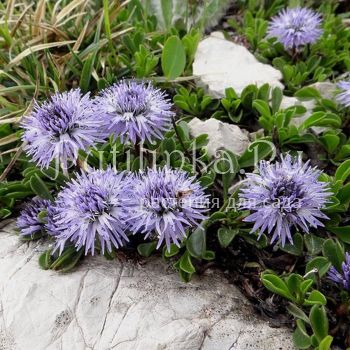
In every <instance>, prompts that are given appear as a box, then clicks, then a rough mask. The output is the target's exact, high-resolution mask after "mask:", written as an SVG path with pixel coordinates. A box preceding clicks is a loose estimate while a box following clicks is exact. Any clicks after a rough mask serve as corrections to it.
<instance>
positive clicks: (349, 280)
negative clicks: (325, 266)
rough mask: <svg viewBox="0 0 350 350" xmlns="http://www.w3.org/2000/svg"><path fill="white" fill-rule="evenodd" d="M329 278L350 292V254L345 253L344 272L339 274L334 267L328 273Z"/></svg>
mask: <svg viewBox="0 0 350 350" xmlns="http://www.w3.org/2000/svg"><path fill="white" fill-rule="evenodd" d="M328 278H329V279H330V280H331V281H333V282H335V283H336V284H339V285H341V286H342V287H343V288H345V289H347V290H348V291H350V254H349V253H345V261H344V262H343V263H342V271H341V272H338V271H337V270H336V268H335V267H334V266H332V267H331V268H330V270H329V271H328Z"/></svg>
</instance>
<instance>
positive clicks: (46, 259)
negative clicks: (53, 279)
mask: <svg viewBox="0 0 350 350" xmlns="http://www.w3.org/2000/svg"><path fill="white" fill-rule="evenodd" d="M51 252H52V250H51V249H48V250H46V251H45V252H44V253H42V254H40V256H39V265H40V267H41V268H42V269H44V270H48V269H49V268H50V266H51V264H52V258H51Z"/></svg>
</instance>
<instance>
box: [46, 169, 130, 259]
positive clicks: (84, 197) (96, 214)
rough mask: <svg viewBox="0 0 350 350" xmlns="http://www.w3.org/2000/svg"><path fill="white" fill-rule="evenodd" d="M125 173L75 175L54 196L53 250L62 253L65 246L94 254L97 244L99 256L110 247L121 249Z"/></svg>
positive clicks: (101, 172) (97, 171) (49, 227)
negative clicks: (55, 241) (73, 246)
mask: <svg viewBox="0 0 350 350" xmlns="http://www.w3.org/2000/svg"><path fill="white" fill-rule="evenodd" d="M123 193H124V174H123V173H115V172H114V171H113V170H112V169H111V168H108V169H107V170H93V171H91V172H90V173H82V174H77V175H76V178H75V179H74V180H72V181H71V182H70V183H68V184H67V185H66V187H65V188H64V189H63V190H62V191H61V192H60V193H59V194H58V195H57V199H56V203H55V206H54V208H53V209H52V210H53V213H52V218H51V220H49V221H48V225H47V229H48V232H49V234H51V235H52V236H55V237H56V240H57V244H56V249H57V248H59V249H60V252H62V250H63V248H64V246H65V245H66V244H74V245H75V247H76V249H77V250H79V249H81V248H82V247H84V248H85V255H86V254H87V253H88V252H91V254H92V255H94V252H95V243H96V241H97V242H99V244H100V246H101V252H102V254H103V253H104V252H105V249H106V248H107V250H108V251H109V252H110V251H111V250H112V246H114V247H115V248H119V247H121V246H123V244H124V242H125V241H128V237H127V236H126V234H125V232H124V231H125V230H124V229H125V226H124V218H125V213H124V209H123Z"/></svg>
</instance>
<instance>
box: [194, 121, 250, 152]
mask: <svg viewBox="0 0 350 350" xmlns="http://www.w3.org/2000/svg"><path fill="white" fill-rule="evenodd" d="M188 126H189V128H190V134H191V135H192V136H194V137H197V136H199V135H201V134H208V140H209V142H208V145H207V149H208V154H209V156H211V157H215V156H216V155H217V152H218V151H219V150H222V149H227V150H229V151H231V152H233V153H234V154H236V155H238V156H239V155H241V154H243V152H244V151H245V150H246V149H247V147H248V146H249V138H248V133H247V132H244V131H242V130H241V129H240V128H239V127H238V126H237V125H233V124H228V123H224V122H221V121H220V120H217V119H214V118H211V119H207V120H205V121H202V120H200V119H198V118H193V119H192V120H191V121H190V122H189V123H188Z"/></svg>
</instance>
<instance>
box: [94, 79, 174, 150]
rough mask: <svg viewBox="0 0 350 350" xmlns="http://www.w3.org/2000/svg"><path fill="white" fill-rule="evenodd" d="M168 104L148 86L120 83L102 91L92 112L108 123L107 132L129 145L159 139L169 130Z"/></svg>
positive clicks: (171, 114)
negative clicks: (97, 113)
mask: <svg viewBox="0 0 350 350" xmlns="http://www.w3.org/2000/svg"><path fill="white" fill-rule="evenodd" d="M171 107H172V104H171V103H170V101H168V100H167V99H166V96H165V94H164V92H162V91H161V90H159V89H155V88H154V87H153V86H152V85H151V84H138V83H136V82H124V81H123V82H121V83H118V84H114V85H113V86H111V87H109V88H107V89H105V90H103V91H102V92H101V94H100V95H99V96H98V97H97V99H96V109H97V111H98V112H99V113H101V114H102V115H103V116H104V118H105V119H106V120H109V121H110V125H109V131H110V133H112V134H113V135H114V136H115V137H117V136H119V137H120V138H121V140H122V141H123V140H125V141H129V140H130V141H131V142H132V143H133V144H136V143H138V142H144V141H145V140H147V141H149V142H152V140H154V139H162V138H163V134H164V133H165V132H166V131H168V130H169V129H170V126H171V118H172V116H174V113H173V112H172V111H171Z"/></svg>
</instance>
